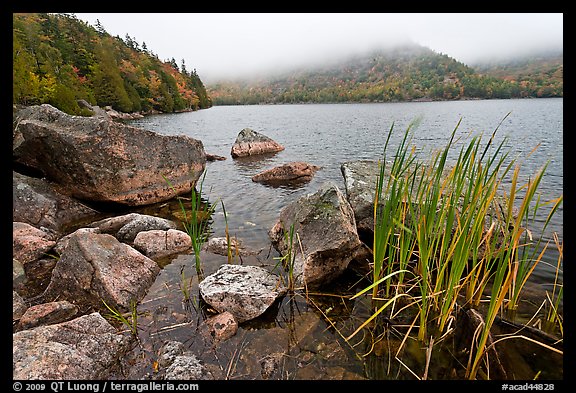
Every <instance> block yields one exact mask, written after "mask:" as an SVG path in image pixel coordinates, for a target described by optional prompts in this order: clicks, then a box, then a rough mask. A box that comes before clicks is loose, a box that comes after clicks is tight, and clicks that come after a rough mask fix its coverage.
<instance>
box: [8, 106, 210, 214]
mask: <svg viewBox="0 0 576 393" xmlns="http://www.w3.org/2000/svg"><path fill="white" fill-rule="evenodd" d="M13 157H14V161H15V162H17V163H18V164H20V165H24V166H26V167H30V168H33V169H35V170H38V171H40V172H42V173H43V174H44V175H45V176H46V178H48V179H49V180H51V181H53V182H55V183H57V184H59V185H61V186H62V189H65V190H66V191H67V192H68V193H69V195H70V196H73V197H75V198H78V199H80V200H87V201H95V202H114V203H120V204H123V205H129V206H139V205H147V204H152V203H156V202H161V201H165V200H168V199H171V198H173V197H175V196H177V195H181V194H183V193H185V192H189V191H190V190H191V189H192V188H193V187H194V186H195V185H196V182H197V181H198V179H199V177H200V175H201V174H202V172H203V171H204V169H205V166H206V154H205V151H204V146H203V144H202V142H201V141H199V140H196V139H193V138H190V137H188V136H184V135H178V136H168V135H161V134H158V133H156V132H152V131H148V130H144V129H140V128H136V127H132V126H129V125H126V124H123V123H118V122H115V121H113V120H112V119H110V118H109V117H108V118H107V117H82V116H70V115H67V114H66V113H64V112H61V111H59V110H58V109H56V108H54V107H53V106H51V105H48V104H43V105H39V106H31V107H28V108H25V109H23V110H21V111H19V112H18V113H17V114H16V116H15V119H14V131H13ZM166 179H168V180H169V181H170V184H168V182H167V181H166Z"/></svg>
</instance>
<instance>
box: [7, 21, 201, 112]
mask: <svg viewBox="0 0 576 393" xmlns="http://www.w3.org/2000/svg"><path fill="white" fill-rule="evenodd" d="M12 42H13V84H12V86H13V96H12V99H13V103H14V104H21V105H34V104H44V103H48V104H51V105H53V106H55V107H57V108H58V109H60V110H62V111H64V112H67V113H69V114H73V115H89V113H88V111H87V110H86V109H83V108H81V107H80V106H79V105H78V100H81V99H83V100H86V101H87V102H89V103H91V104H92V105H98V106H101V107H106V106H111V107H112V108H113V109H115V110H118V111H121V112H127V113H131V112H144V113H146V112H152V111H160V112H177V111H184V110H198V109H203V108H209V107H210V106H212V101H211V99H210V97H209V96H208V94H207V92H206V88H205V86H204V84H203V82H202V81H201V79H200V77H199V76H198V74H197V72H196V70H195V69H193V70H191V71H189V70H188V69H187V67H186V64H185V61H184V60H183V59H182V61H181V63H180V65H178V64H177V63H176V61H175V60H174V58H172V59H170V60H167V61H161V60H160V59H159V58H158V56H157V55H155V54H154V53H153V52H152V51H150V50H149V49H148V48H147V46H146V44H145V43H144V42H143V43H142V44H139V43H138V42H137V41H136V40H135V39H134V38H132V37H130V36H129V35H126V37H125V38H124V39H122V38H120V37H118V36H116V37H113V36H111V35H110V34H108V33H107V32H106V31H105V29H104V28H103V27H102V25H101V24H100V22H99V21H97V22H96V25H95V26H91V25H89V24H88V23H86V22H84V21H81V20H79V19H77V18H76V17H75V16H74V15H73V14H46V13H33V14H13V35H12Z"/></svg>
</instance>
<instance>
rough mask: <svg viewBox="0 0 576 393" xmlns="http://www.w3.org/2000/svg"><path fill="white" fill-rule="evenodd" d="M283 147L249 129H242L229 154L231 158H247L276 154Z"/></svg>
mask: <svg viewBox="0 0 576 393" xmlns="http://www.w3.org/2000/svg"><path fill="white" fill-rule="evenodd" d="M282 150H284V146H282V145H281V144H279V143H278V142H276V141H274V140H273V139H271V138H269V137H267V136H266V135H263V134H260V133H259V132H256V131H254V130H252V129H250V128H244V129H243V130H242V131H240V132H239V133H238V136H237V137H236V141H235V142H234V145H233V146H232V149H231V152H230V154H231V155H232V158H238V157H247V156H253V155H258V154H265V153H277V152H279V151H282Z"/></svg>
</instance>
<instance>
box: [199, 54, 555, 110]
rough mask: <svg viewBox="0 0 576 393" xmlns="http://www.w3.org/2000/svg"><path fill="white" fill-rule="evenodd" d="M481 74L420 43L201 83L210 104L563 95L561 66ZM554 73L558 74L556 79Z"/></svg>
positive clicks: (490, 71)
mask: <svg viewBox="0 0 576 393" xmlns="http://www.w3.org/2000/svg"><path fill="white" fill-rule="evenodd" d="M497 70H498V69H497V68H496V67H490V68H486V69H484V71H483V73H479V72H477V71H476V70H475V69H473V68H471V67H469V66H467V65H465V64H463V63H461V62H459V61H457V60H455V59H453V58H451V57H449V56H447V55H444V54H440V53H437V52H435V51H433V50H431V49H428V48H426V47H423V46H420V45H416V44H407V45H402V46H398V47H396V48H393V49H387V50H379V51H374V52H371V53H369V54H366V55H362V56H355V57H352V58H349V59H348V60H346V61H339V62H333V63H329V64H325V65H323V66H321V67H318V66H316V67H314V68H310V69H304V68H301V69H298V70H293V71H291V72H286V73H282V74H278V75H276V76H270V77H262V78H260V79H251V80H236V81H223V82H219V83H214V84H210V85H208V86H207V90H208V93H209V94H210V96H211V98H212V100H213V103H214V105H235V104H260V103H306V102H316V103H330V102H390V101H415V100H454V99H467V98H470V99H472V98H520V97H561V96H563V83H562V68H560V69H556V71H555V72H553V73H552V75H551V77H547V76H548V74H544V73H539V74H537V75H532V74H529V73H527V74H522V78H512V77H508V76H509V75H505V74H502V75H500V74H498V73H497ZM558 76H559V78H558Z"/></svg>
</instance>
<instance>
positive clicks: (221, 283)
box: [199, 264, 286, 323]
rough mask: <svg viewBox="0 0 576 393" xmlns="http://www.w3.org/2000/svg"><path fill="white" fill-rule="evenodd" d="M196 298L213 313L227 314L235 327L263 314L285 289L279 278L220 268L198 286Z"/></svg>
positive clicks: (247, 269)
mask: <svg viewBox="0 0 576 393" xmlns="http://www.w3.org/2000/svg"><path fill="white" fill-rule="evenodd" d="M199 289H200V295H201V296H202V298H203V299H204V301H205V302H206V303H208V304H210V305H211V306H212V307H213V308H214V309H215V310H216V311H218V312H225V311H229V312H230V313H231V314H232V315H233V316H234V318H235V319H236V321H238V323H242V322H244V321H248V320H250V319H253V318H256V317H258V316H260V315H261V314H263V313H264V312H265V311H266V310H267V309H268V307H270V306H271V305H272V304H273V303H274V301H275V300H276V299H277V298H279V297H280V296H282V295H284V294H285V293H286V287H285V286H284V285H283V284H282V282H281V280H280V277H278V276H277V275H275V274H272V273H270V272H269V271H267V270H266V269H264V268H261V267H258V266H240V265H228V264H226V265H222V266H220V268H219V269H218V270H217V271H216V272H215V273H213V274H211V275H209V276H208V277H206V278H205V279H204V280H203V281H202V282H201V283H200V284H199Z"/></svg>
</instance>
